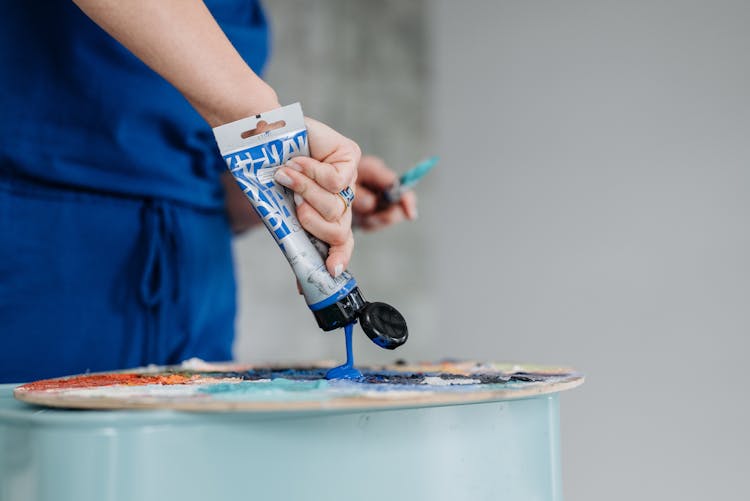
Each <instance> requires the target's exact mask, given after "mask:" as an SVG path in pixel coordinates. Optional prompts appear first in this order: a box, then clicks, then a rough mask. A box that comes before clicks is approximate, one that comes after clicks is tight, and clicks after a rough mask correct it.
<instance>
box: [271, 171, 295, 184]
mask: <svg viewBox="0 0 750 501" xmlns="http://www.w3.org/2000/svg"><path fill="white" fill-rule="evenodd" d="M273 178H274V179H275V180H276V181H277V182H278V183H279V184H282V185H284V186H286V187H287V188H289V187H290V186H292V178H291V177H289V176H288V175H286V173H284V171H282V170H281V169H279V170H277V171H276V174H274V175H273Z"/></svg>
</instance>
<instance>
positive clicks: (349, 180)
mask: <svg viewBox="0 0 750 501" xmlns="http://www.w3.org/2000/svg"><path fill="white" fill-rule="evenodd" d="M285 165H286V167H287V168H289V169H292V170H295V171H297V172H301V173H303V174H304V175H306V176H307V177H309V178H310V179H312V180H313V181H315V182H316V183H317V184H319V185H320V186H321V187H323V188H324V189H326V190H327V191H328V192H329V193H338V192H339V191H341V190H343V189H345V188H346V187H347V186H353V185H354V181H355V180H356V179H357V175H356V170H353V169H350V168H349V167H348V166H342V164H336V165H334V164H330V163H326V162H320V161H318V160H315V159H314V158H310V157H294V158H292V159H290V160H289V161H288V162H287V163H286V164H285Z"/></svg>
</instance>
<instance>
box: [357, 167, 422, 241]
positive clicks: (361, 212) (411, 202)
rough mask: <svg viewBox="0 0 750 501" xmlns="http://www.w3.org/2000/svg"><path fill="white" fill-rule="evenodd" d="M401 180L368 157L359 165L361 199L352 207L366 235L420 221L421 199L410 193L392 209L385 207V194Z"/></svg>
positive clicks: (358, 183) (391, 207)
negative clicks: (404, 221) (418, 200)
mask: <svg viewBox="0 0 750 501" xmlns="http://www.w3.org/2000/svg"><path fill="white" fill-rule="evenodd" d="M397 178H398V176H397V175H396V173H395V172H394V171H392V170H391V169H389V168H388V166H387V165H386V164H385V163H384V162H383V160H381V159H380V158H378V157H373V156H364V157H362V160H361V161H360V162H359V169H358V176H357V188H356V193H357V196H356V197H355V198H354V202H353V203H352V210H353V212H354V220H355V223H356V224H357V225H358V226H359V227H360V228H362V229H363V230H366V231H375V230H380V229H383V228H386V227H388V226H391V225H393V224H396V223H400V222H401V221H403V220H404V219H408V220H410V221H413V220H415V219H417V196H416V195H415V194H414V192H413V191H407V192H406V193H404V195H403V196H402V197H401V200H400V201H399V202H397V203H395V204H392V205H385V206H383V204H382V193H383V192H384V191H385V190H387V189H388V188H390V187H391V186H392V185H393V184H394V183H395V182H396V179H397Z"/></svg>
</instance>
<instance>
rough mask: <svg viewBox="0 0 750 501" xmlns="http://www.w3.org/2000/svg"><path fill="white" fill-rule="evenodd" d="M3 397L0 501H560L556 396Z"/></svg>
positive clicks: (5, 390) (7, 393) (4, 390)
mask: <svg viewBox="0 0 750 501" xmlns="http://www.w3.org/2000/svg"><path fill="white" fill-rule="evenodd" d="M12 388H13V386H10V385H0V501H124V500H128V501H129V500H137V501H156V500H159V501H164V500H180V501H192V500H196V501H197V500H201V501H205V500H240V499H242V500H245V499H247V500H250V499H264V500H317V499H320V500H326V501H334V500H347V501H351V500H457V499H471V500H490V499H492V500H503V499H507V500H560V499H561V498H562V488H561V479H560V428H559V407H558V394H557V393H552V394H543V395H537V396H532V397H529V398H523V399H517V400H506V401H498V402H490V403H480V404H469V405H451V406H444V407H430V408H424V407H422V408H412V409H397V410H379V411H357V412H341V411H338V412H336V411H323V410H321V411H313V412H294V413H275V414H269V413H266V414H253V413H211V414H209V413H185V412H175V411H73V410H51V409H43V408H40V407H33V406H29V405H26V404H23V403H21V402H17V401H16V400H14V399H13V397H12Z"/></svg>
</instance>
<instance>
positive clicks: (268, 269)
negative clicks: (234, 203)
mask: <svg viewBox="0 0 750 501" xmlns="http://www.w3.org/2000/svg"><path fill="white" fill-rule="evenodd" d="M266 4H267V5H266V6H267V9H268V11H269V17H270V20H271V23H272V26H273V40H274V47H273V57H272V59H271V63H270V65H269V67H268V72H267V75H266V79H267V80H268V81H269V82H270V83H271V84H272V85H273V87H274V88H275V89H276V91H277V92H278V94H279V96H280V98H281V102H282V103H291V102H294V101H300V102H302V105H303V107H304V110H305V112H306V113H307V114H308V115H310V116H312V117H315V118H318V119H320V120H323V121H324V122H326V123H329V124H331V125H333V126H334V127H335V128H336V129H338V130H340V131H341V132H342V133H344V134H346V135H348V136H349V137H351V138H354V139H356V140H357V142H358V143H359V144H360V146H361V147H362V149H363V151H364V152H365V153H369V154H373V155H378V156H381V157H383V158H384V159H385V160H386V161H387V162H388V163H389V164H390V165H392V166H393V168H394V169H396V170H399V171H401V170H405V169H406V168H408V167H409V166H411V164H414V163H415V162H417V161H419V160H421V159H422V158H423V157H425V156H428V155H430V154H431V153H432V152H433V148H432V147H431V146H429V136H430V133H429V132H428V130H429V124H428V123H427V109H428V106H429V100H428V98H429V93H428V92H426V87H427V85H428V74H427V71H428V69H427V66H426V65H427V63H428V62H429V61H428V58H427V53H428V51H427V48H426V44H427V34H428V29H427V20H426V19H427V18H426V15H425V9H426V8H425V5H424V3H423V2H421V1H411V2H400V1H397V0H390V1H380V2H351V1H347V0H305V1H294V0H274V1H268V2H266ZM435 186H436V183H435V181H434V180H430V179H428V180H426V182H425V183H424V184H423V185H421V187H420V194H422V195H425V196H429V193H431V192H432V191H434V188H435ZM433 241H434V237H433V235H431V234H430V228H429V226H428V225H425V224H422V222H421V221H420V222H417V223H410V224H403V225H400V226H399V227H395V228H391V229H388V230H385V231H383V232H380V233H377V234H372V235H370V234H364V233H361V232H358V233H357V234H356V242H357V244H356V245H357V247H356V249H355V255H354V258H353V261H352V263H351V266H350V270H351V271H352V273H353V274H354V276H355V277H356V278H357V280H358V282H359V284H360V286H361V289H362V291H363V292H364V294H365V295H366V297H367V298H368V299H370V300H384V301H387V302H389V303H391V304H394V305H396V306H397V307H398V308H399V310H401V311H402V312H403V313H404V314H405V315H406V316H407V318H408V319H409V323H410V327H411V334H412V340H411V341H410V342H409V343H408V344H407V345H406V346H404V347H403V348H401V349H399V350H398V351H397V352H386V351H383V350H382V349H380V348H378V347H377V346H375V345H374V344H373V343H371V342H370V341H369V340H368V339H367V338H366V337H365V336H364V335H363V334H358V335H357V337H356V338H355V343H354V350H355V357H356V358H357V360H358V361H361V362H380V363H382V362H390V361H393V360H394V359H395V358H397V357H406V358H411V359H415V358H418V357H420V356H423V354H424V353H426V348H427V347H428V346H429V344H430V343H431V341H430V338H429V336H428V334H429V333H430V332H433V331H435V330H436V325H437V324H436V321H437V320H436V315H435V310H436V308H437V304H436V302H435V301H434V297H435V296H434V294H433V293H432V292H431V291H432V290H434V287H435V281H434V279H433V277H432V274H431V272H432V270H433V269H434V266H433V262H434V255H433V254H432V253H431V251H430V249H431V246H432V242H433ZM235 251H236V252H235V256H236V262H237V268H238V275H239V278H240V285H241V287H240V294H239V300H240V314H239V319H238V332H239V336H238V339H237V343H236V346H235V355H236V357H237V358H238V359H240V360H243V361H262V360H316V359H333V360H343V357H344V355H345V354H344V344H343V336H342V335H341V333H340V332H334V333H329V334H324V333H322V332H321V331H320V329H318V327H317V325H316V324H315V320H314V318H313V316H312V314H311V313H310V311H309V310H308V309H307V307H306V306H305V303H304V301H303V299H302V297H300V296H298V295H297V289H296V285H295V282H294V278H293V275H292V274H291V271H290V269H289V266H288V264H287V263H286V261H285V260H284V258H283V256H282V254H281V252H279V250H278V248H277V247H276V244H275V243H274V242H273V240H272V239H271V238H270V237H269V236H268V235H267V233H266V231H265V230H262V231H256V232H253V233H251V234H249V235H246V236H243V237H241V238H239V239H237V241H236V245H235Z"/></svg>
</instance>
